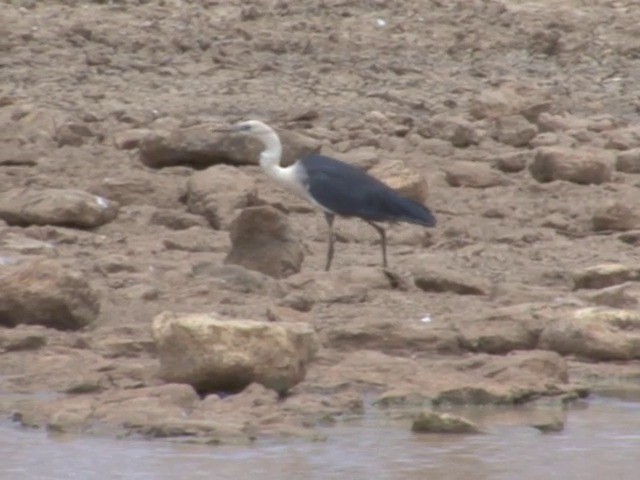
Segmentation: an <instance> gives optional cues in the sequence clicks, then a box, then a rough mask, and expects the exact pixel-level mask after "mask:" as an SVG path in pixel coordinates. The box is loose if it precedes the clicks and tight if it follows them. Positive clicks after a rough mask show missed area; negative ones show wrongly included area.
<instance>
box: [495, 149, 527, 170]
mask: <svg viewBox="0 0 640 480" xmlns="http://www.w3.org/2000/svg"><path fill="white" fill-rule="evenodd" d="M532 160H533V153H532V152H531V151H528V150H527V151H516V152H509V153H503V154H502V155H499V156H498V157H497V158H496V159H495V160H494V162H493V166H494V167H495V168H497V169H498V170H500V171H502V172H505V173H517V172H521V171H522V170H524V169H525V168H526V167H527V163H529V162H530V161H532Z"/></svg>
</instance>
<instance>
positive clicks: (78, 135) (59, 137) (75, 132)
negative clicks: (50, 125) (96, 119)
mask: <svg viewBox="0 0 640 480" xmlns="http://www.w3.org/2000/svg"><path fill="white" fill-rule="evenodd" d="M93 136H94V134H93V132H92V131H91V129H90V128H89V127H87V126H86V125H83V124H81V123H72V122H67V123H63V124H62V125H60V126H59V127H58V128H56V133H55V141H56V143H57V144H58V146H59V147H64V146H66V145H69V146H72V147H80V146H82V145H83V144H84V143H85V142H86V139H87V138H90V137H93Z"/></svg>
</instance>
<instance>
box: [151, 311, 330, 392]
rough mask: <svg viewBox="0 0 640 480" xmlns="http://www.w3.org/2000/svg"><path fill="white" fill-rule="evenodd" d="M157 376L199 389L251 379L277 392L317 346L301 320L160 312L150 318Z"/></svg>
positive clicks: (237, 386)
mask: <svg viewBox="0 0 640 480" xmlns="http://www.w3.org/2000/svg"><path fill="white" fill-rule="evenodd" d="M153 335H154V339H155V341H156V345H157V349H158V355H159V357H160V370H161V373H160V375H161V377H162V378H163V379H165V380H166V381H168V382H178V383H188V384H190V385H192V386H193V387H194V388H196V390H198V391H199V392H215V391H232V392H233V391H239V390H241V389H243V388H244V387H246V386H247V385H249V384H250V383H253V382H256V383H260V384H261V385H264V386H265V387H267V388H271V389H273V390H275V391H276V392H278V393H280V394H283V393H285V392H286V391H287V390H289V389H290V388H291V387H293V386H294V385H295V384H297V383H298V382H300V381H301V380H302V379H303V378H304V376H305V372H306V367H307V364H308V363H309V361H310V360H311V359H312V358H313V356H314V355H315V353H316V350H317V348H318V344H317V339H316V335H315V333H314V331H313V329H312V328H311V327H310V326H309V325H307V324H300V323H287V324H276V323H273V322H257V321H252V320H219V319H217V318H215V317H213V316H210V315H204V314H191V315H177V314H174V313H170V312H165V313H162V314H160V315H157V316H156V317H155V318H154V319H153Z"/></svg>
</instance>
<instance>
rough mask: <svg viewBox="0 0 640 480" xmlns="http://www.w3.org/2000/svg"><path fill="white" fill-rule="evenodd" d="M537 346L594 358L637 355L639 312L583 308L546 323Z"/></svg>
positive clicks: (615, 358)
mask: <svg viewBox="0 0 640 480" xmlns="http://www.w3.org/2000/svg"><path fill="white" fill-rule="evenodd" d="M539 346H540V348H544V349H547V350H552V351H554V352H558V353H560V354H561V355H575V356H577V357H581V358H588V359H590V360H596V361H611V360H613V361H616V360H633V359H638V358H640V312H638V311H637V310H622V309H612V308H606V307H589V308H582V309H579V310H576V311H574V312H573V314H572V315H569V316H567V317H565V318H560V319H558V321H557V322H554V323H552V324H550V325H548V326H547V327H546V328H545V329H544V330H543V331H542V335H541V336H540V342H539Z"/></svg>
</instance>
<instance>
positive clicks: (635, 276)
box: [572, 263, 640, 290]
mask: <svg viewBox="0 0 640 480" xmlns="http://www.w3.org/2000/svg"><path fill="white" fill-rule="evenodd" d="M572 277H573V288H574V290H578V289H581V288H592V289H598V288H606V287H611V286H613V285H618V284H621V283H625V282H629V281H640V267H637V266H633V265H624V264H621V263H603V264H600V265H593V266H591V267H587V268H584V269H582V270H578V271H576V272H574V273H573V275H572Z"/></svg>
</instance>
